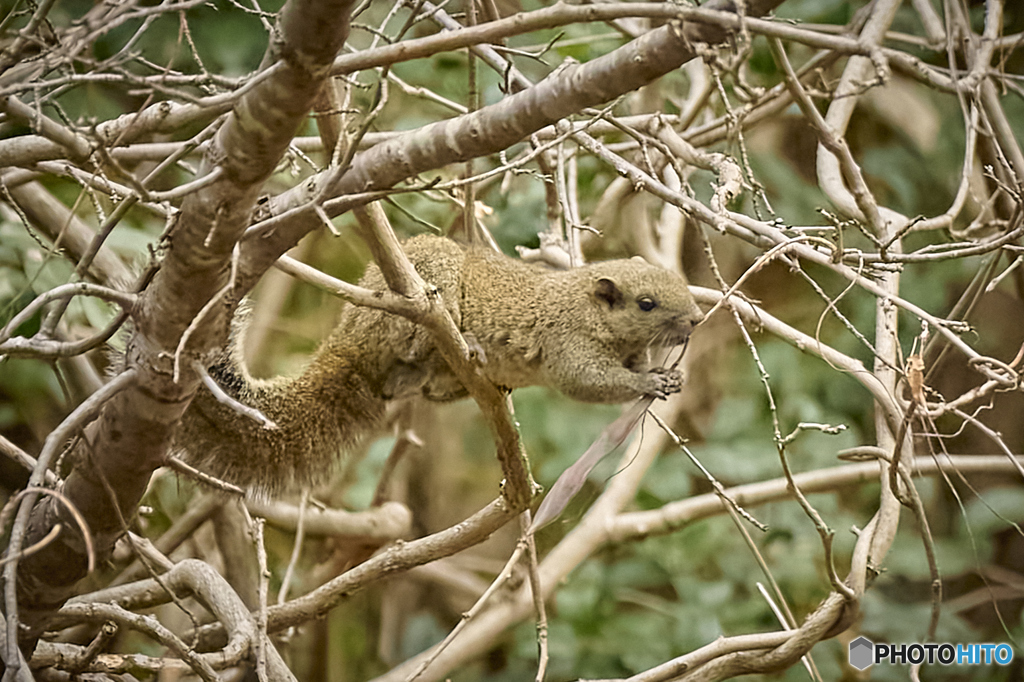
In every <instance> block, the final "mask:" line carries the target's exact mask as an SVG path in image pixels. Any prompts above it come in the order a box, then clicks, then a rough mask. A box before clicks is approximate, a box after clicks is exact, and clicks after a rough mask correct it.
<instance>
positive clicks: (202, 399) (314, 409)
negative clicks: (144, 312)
mask: <svg viewBox="0 0 1024 682" xmlns="http://www.w3.org/2000/svg"><path fill="white" fill-rule="evenodd" d="M403 248H404V250H405V252H406V254H407V255H408V257H409V259H410V261H411V262H412V264H413V266H414V267H415V268H416V270H417V272H418V273H419V274H420V276H421V277H422V278H423V279H424V280H425V281H426V282H427V283H428V284H431V285H433V286H435V287H436V288H437V289H438V291H439V293H440V295H441V297H442V300H443V301H444V304H445V306H446V308H447V309H448V311H449V312H450V314H451V316H452V318H453V320H454V321H455V324H456V325H457V326H458V328H459V329H460V330H461V331H462V333H463V335H464V336H465V337H466V339H467V342H468V343H469V344H470V347H471V348H473V349H474V350H476V351H477V356H478V358H479V360H480V362H481V367H480V372H481V373H482V375H483V376H484V377H486V378H487V379H488V380H490V381H491V382H492V383H494V384H495V385H497V386H500V387H504V388H506V389H513V388H519V387H524V386H531V385H543V386H549V387H552V388H555V389H558V390H559V391H561V392H562V393H564V394H565V395H567V396H569V397H571V398H574V399H576V400H581V401H585V402H593V403H619V402H625V401H627V400H630V399H633V398H638V397H641V396H655V397H657V398H665V397H667V396H668V395H669V394H672V393H676V392H678V391H679V390H680V388H681V384H682V376H681V375H680V373H679V372H678V371H676V370H667V369H661V368H653V369H650V368H649V367H648V363H649V361H650V359H649V354H650V351H651V349H653V348H658V347H671V346H674V345H677V344H680V343H682V342H683V341H684V340H685V339H686V338H687V337H688V336H689V334H690V332H691V330H692V329H693V327H694V326H695V325H696V324H697V323H698V322H700V320H701V319H702V318H703V314H702V313H701V311H700V309H699V308H698V307H697V304H696V303H695V302H694V299H693V297H692V296H691V295H690V292H689V290H688V289H687V284H686V281H685V279H683V277H681V276H680V275H677V274H675V273H671V272H669V271H667V270H664V269H662V268H658V267H655V266H653V265H650V264H648V263H646V262H644V261H643V260H642V259H639V258H633V259H628V260H613V261H604V262H598V263H593V264H590V265H585V266H581V267H578V268H574V269H571V270H565V271H554V270H549V269H547V268H544V267H542V266H539V265H534V264H530V263H526V262H523V261H521V260H516V259H514V258H510V257H508V256H505V255H503V254H500V253H496V252H495V251H493V250H491V249H488V248H485V247H482V246H463V245H460V244H457V243H456V242H454V241H452V240H450V239H447V238H444V237H438V236H432V235H421V236H418V237H413V238H412V239H410V240H408V241H407V242H406V243H405V244H404V246H403ZM360 283H361V284H362V285H363V286H365V287H367V288H371V289H376V290H384V289H385V288H386V285H385V283H384V279H383V277H382V276H381V273H380V270H379V269H378V268H377V267H376V266H375V265H371V266H370V267H369V268H368V269H367V272H366V274H365V275H364V277H363V279H362V280H361V282H360ZM235 326H236V329H235V330H234V331H233V334H232V336H233V337H234V338H233V339H232V340H231V341H230V342H229V344H228V346H227V347H226V348H225V350H223V351H222V352H221V353H220V354H219V356H218V357H217V359H216V360H215V361H214V362H213V364H212V365H211V366H210V368H209V373H210V375H211V376H212V377H213V378H214V379H215V380H216V381H217V383H218V384H220V386H221V387H222V388H223V389H224V391H225V392H226V393H227V394H228V395H230V396H231V397H232V398H234V399H236V400H238V401H239V402H241V403H243V404H245V405H248V406H251V407H255V408H257V409H259V410H260V411H261V412H262V413H263V414H264V415H265V416H266V417H268V418H269V419H271V420H272V421H273V422H274V423H275V424H276V425H277V427H278V428H276V429H266V428H263V426H261V425H260V424H258V423H256V422H255V421H254V420H252V419H250V418H249V417H247V416H244V415H242V414H240V413H239V412H237V411H235V410H233V409H232V408H231V407H230V406H227V405H224V404H222V403H220V402H218V401H217V400H216V398H215V397H214V396H213V395H212V394H211V393H210V392H209V391H207V390H206V389H205V388H201V389H200V390H199V392H198V393H197V394H196V396H195V397H194V398H193V400H192V402H191V403H190V405H189V407H188V408H187V409H186V411H185V414H184V415H183V418H182V421H181V423H180V424H179V426H178V429H177V431H176V434H175V436H174V440H173V443H172V450H174V451H176V452H181V453H184V456H185V459H186V460H187V461H189V462H190V463H191V464H193V465H194V466H197V467H199V468H201V469H202V470H204V471H206V472H208V473H211V474H213V475H215V476H217V477H220V478H223V479H225V480H227V481H230V482H233V483H235V484H238V485H240V486H242V487H247V488H252V489H256V490H257V491H261V492H265V493H277V492H281V491H282V490H284V489H286V488H287V487H288V486H290V485H293V484H296V483H312V482H315V481H317V480H319V479H320V478H322V477H323V476H324V475H325V474H326V473H327V472H328V471H329V470H330V468H331V466H332V464H333V463H334V462H335V461H336V460H337V459H338V457H339V455H340V453H341V452H342V451H343V450H345V449H348V448H351V447H352V446H353V445H355V444H356V443H357V441H358V440H359V439H360V438H361V437H362V436H365V435H367V434H369V433H371V432H372V431H373V430H374V429H375V428H378V427H379V426H380V425H381V424H382V423H383V421H384V416H385V409H386V406H387V403H388V401H390V400H395V399H398V398H403V397H407V396H411V395H422V396H423V397H425V398H427V399H428V400H435V401H450V400H455V399H457V398H461V397H463V396H465V395H467V391H466V389H465V388H464V387H462V385H461V384H460V383H459V382H458V380H457V379H456V378H455V375H454V373H453V372H452V371H451V369H450V368H449V367H448V365H447V364H446V363H445V361H444V360H443V359H442V357H441V355H440V353H439V351H438V350H437V349H436V347H435V345H434V342H433V338H432V336H431V333H430V332H429V331H428V330H427V329H425V328H424V327H422V326H420V325H417V324H415V323H413V322H411V321H410V320H408V319H406V318H404V317H401V316H398V315H393V314H390V313H387V312H385V311H382V310H377V309H373V308H367V307H361V306H356V305H352V304H348V305H346V307H345V308H344V309H343V311H342V314H341V319H340V321H339V323H338V325H337V326H336V327H335V329H334V331H333V332H332V333H331V334H330V335H329V336H328V337H327V339H325V340H324V341H323V343H322V344H321V345H320V347H319V349H318V350H317V352H316V354H315V355H314V357H313V359H312V361H311V362H310V363H309V365H308V366H307V367H306V369H305V371H303V372H302V374H300V375H299V376H296V377H276V378H273V379H257V378H254V377H252V376H251V375H250V374H249V373H248V372H247V371H246V369H245V367H244V364H243V363H242V361H241V353H240V348H239V346H240V342H239V338H238V337H239V334H240V332H239V330H238V329H237V327H239V326H242V327H244V322H238V321H237V320H236V323H235Z"/></svg>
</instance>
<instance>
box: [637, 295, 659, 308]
mask: <svg viewBox="0 0 1024 682" xmlns="http://www.w3.org/2000/svg"><path fill="white" fill-rule="evenodd" d="M636 304H637V305H638V306H640V310H644V311H647V310H654V309H655V308H657V307H658V302H657V301H655V300H654V299H653V298H651V297H650V296H641V297H640V298H638V299H636Z"/></svg>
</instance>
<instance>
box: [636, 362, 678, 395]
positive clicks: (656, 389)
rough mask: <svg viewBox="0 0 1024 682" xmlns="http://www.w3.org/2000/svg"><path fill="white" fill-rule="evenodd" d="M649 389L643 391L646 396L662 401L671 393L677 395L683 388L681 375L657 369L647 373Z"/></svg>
mask: <svg viewBox="0 0 1024 682" xmlns="http://www.w3.org/2000/svg"><path fill="white" fill-rule="evenodd" d="M647 380H648V382H649V388H648V389H647V390H646V391H644V392H645V393H646V394H647V395H653V396H654V397H655V398H660V399H661V400H664V399H665V398H667V397H669V396H670V395H672V394H673V393H679V391H681V390H682V388H683V375H682V373H681V372H679V371H678V370H674V369H665V368H664V367H659V368H657V369H652V370H651V371H650V372H648V373H647Z"/></svg>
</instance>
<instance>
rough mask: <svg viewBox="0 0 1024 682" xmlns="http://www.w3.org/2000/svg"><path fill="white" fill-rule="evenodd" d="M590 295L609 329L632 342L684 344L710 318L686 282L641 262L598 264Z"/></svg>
mask: <svg viewBox="0 0 1024 682" xmlns="http://www.w3.org/2000/svg"><path fill="white" fill-rule="evenodd" d="M587 269H588V270H590V271H591V272H590V273H589V274H590V276H591V290H590V296H591V298H592V303H593V304H594V305H596V306H597V307H598V308H599V309H600V310H601V311H602V317H603V319H604V320H605V321H606V325H607V328H608V329H609V330H610V331H611V332H612V333H613V334H614V335H615V336H616V337H617V338H618V339H620V340H622V341H625V342H627V343H635V342H638V341H639V342H642V343H644V344H649V345H655V346H674V345H676V344H679V343H682V342H683V341H685V340H686V338H687V337H688V336H689V335H690V332H691V331H693V328H694V327H695V326H696V325H697V323H698V322H700V321H701V320H702V319H704V314H703V313H702V312H701V311H700V308H698V307H697V303H696V302H695V301H694V300H693V296H692V295H691V294H690V290H689V289H688V288H687V285H686V280H685V279H684V278H683V277H681V276H680V275H677V274H676V273H673V272H669V271H668V270H665V269H663V268H659V267H656V266H654V265H650V264H649V263H647V262H646V261H644V260H643V259H641V258H631V259H629V260H615V261H606V262H603V263H595V264H594V265H591V266H588V268H587Z"/></svg>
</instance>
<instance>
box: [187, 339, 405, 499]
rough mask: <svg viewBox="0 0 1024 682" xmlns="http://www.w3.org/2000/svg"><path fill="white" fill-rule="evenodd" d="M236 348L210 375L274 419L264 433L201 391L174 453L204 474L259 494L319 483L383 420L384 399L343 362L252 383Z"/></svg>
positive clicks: (232, 346) (226, 353) (230, 346)
mask: <svg viewBox="0 0 1024 682" xmlns="http://www.w3.org/2000/svg"><path fill="white" fill-rule="evenodd" d="M236 348H237V343H229V344H228V348H227V349H226V350H225V351H224V353H223V354H222V355H221V357H220V358H219V359H218V360H217V361H216V362H215V363H214V364H213V365H212V366H211V367H210V369H209V371H210V376H211V377H213V379H214V380H215V381H216V382H217V383H218V384H219V385H220V386H221V387H222V388H223V389H224V392H225V393H227V394H228V395H229V396H231V397H232V398H234V399H235V400H237V401H238V402H240V403H242V404H244V405H248V406H249V407H254V408H256V409H258V410H259V411H260V412H262V413H263V414H264V415H265V416H266V417H267V418H268V419H270V420H271V421H273V422H274V424H275V425H276V427H277V428H274V429H268V428H265V427H264V426H263V425H261V424H259V423H258V422H256V421H255V420H254V419H252V418H250V417H248V416H246V415H243V414H241V413H240V412H238V411H237V410H235V409H233V408H232V407H230V406H228V405H225V404H223V403H221V402H219V401H218V400H217V399H216V398H215V397H214V396H213V394H212V393H210V392H209V391H208V390H206V389H205V388H201V389H200V390H199V392H198V393H197V394H196V396H195V398H193V400H192V403H191V404H190V405H189V407H188V409H187V410H186V411H185V414H184V416H183V417H182V423H181V424H180V425H179V427H178V429H177V432H176V434H175V438H174V442H173V446H172V450H173V451H174V452H176V453H177V454H179V455H182V456H183V459H185V461H187V462H188V463H189V464H191V465H192V466H195V467H197V468H198V469H200V470H201V471H203V472H205V473H208V474H210V475H213V476H216V477H217V478H221V479H223V480H226V481H228V482H230V483H234V484H236V485H239V486H241V487H244V488H251V489H253V490H255V491H258V492H266V493H274V492H280V491H282V490H285V489H287V488H289V487H292V486H294V485H295V484H307V483H316V482H318V481H321V480H323V479H324V478H325V477H326V475H327V474H328V473H329V472H330V470H331V468H332V466H333V465H334V464H335V463H336V462H338V461H339V460H340V458H341V455H342V452H343V451H344V450H347V449H349V448H351V447H352V446H353V445H355V441H357V440H358V438H359V436H360V435H363V434H366V433H368V432H371V431H373V430H374V429H375V428H376V427H377V426H379V425H380V423H381V422H382V421H383V418H384V412H385V407H386V406H385V403H384V400H383V399H382V398H381V397H380V396H379V395H377V394H376V393H375V392H374V391H373V390H372V389H371V386H370V382H369V381H368V380H367V379H366V378H365V377H364V375H363V374H362V373H361V372H360V371H358V369H357V368H356V367H354V366H351V365H349V364H346V363H345V362H344V360H342V361H341V362H338V360H337V359H336V361H335V364H334V366H332V367H331V370H330V372H329V373H324V371H323V368H320V369H318V370H317V371H315V372H310V371H307V372H305V373H304V374H302V375H299V376H298V377H294V378H282V377H278V378H275V379H269V380H268V379H256V378H253V377H252V376H251V375H249V373H248V372H247V371H246V369H245V367H244V365H243V364H242V362H241V358H240V357H239V353H238V352H237V351H236V350H234V349H236Z"/></svg>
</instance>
